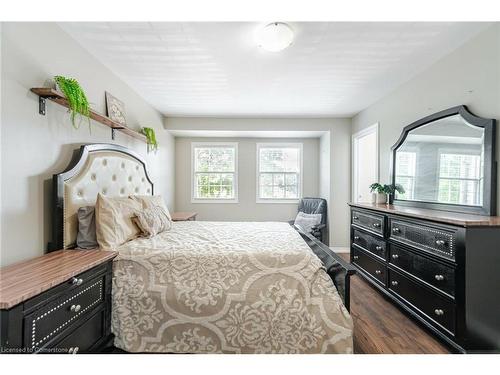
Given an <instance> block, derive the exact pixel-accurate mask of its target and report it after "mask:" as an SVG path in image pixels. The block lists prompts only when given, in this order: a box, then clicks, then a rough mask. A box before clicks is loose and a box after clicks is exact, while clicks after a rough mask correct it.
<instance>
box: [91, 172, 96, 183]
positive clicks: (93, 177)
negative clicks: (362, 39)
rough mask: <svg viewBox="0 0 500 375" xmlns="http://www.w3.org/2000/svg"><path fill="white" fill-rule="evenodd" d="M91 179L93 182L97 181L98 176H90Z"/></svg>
mask: <svg viewBox="0 0 500 375" xmlns="http://www.w3.org/2000/svg"><path fill="white" fill-rule="evenodd" d="M90 179H91V180H92V181H95V179H96V175H95V173H92V175H91V176H90Z"/></svg>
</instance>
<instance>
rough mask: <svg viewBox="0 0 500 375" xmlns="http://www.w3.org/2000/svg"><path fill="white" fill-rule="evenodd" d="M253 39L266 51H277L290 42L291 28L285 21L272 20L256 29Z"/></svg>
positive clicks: (291, 39)
mask: <svg viewBox="0 0 500 375" xmlns="http://www.w3.org/2000/svg"><path fill="white" fill-rule="evenodd" d="M255 41H256V42H257V45H258V46H259V47H262V48H263V49H265V50H266V51H269V52H279V51H282V50H284V49H285V48H287V47H288V46H289V45H290V44H292V41H293V30H292V29H291V28H290V26H288V25H287V24H286V23H283V22H273V23H270V24H269V25H266V26H264V27H261V28H260V29H258V30H257V32H256V34H255Z"/></svg>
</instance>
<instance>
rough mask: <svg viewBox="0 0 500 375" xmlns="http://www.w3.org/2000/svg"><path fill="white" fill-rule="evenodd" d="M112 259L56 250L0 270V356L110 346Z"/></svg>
mask: <svg viewBox="0 0 500 375" xmlns="http://www.w3.org/2000/svg"><path fill="white" fill-rule="evenodd" d="M116 255H117V254H116V252H113V251H101V250H60V251H55V252H52V253H50V254H47V255H44V256H41V257H38V258H34V259H31V260H28V261H24V262H21V263H18V264H14V265H11V266H7V267H3V268H1V269H0V336H1V342H0V347H1V348H2V352H3V353H69V354H76V353H85V352H99V351H101V350H102V349H103V348H105V347H107V346H109V345H111V344H112V340H113V335H112V334H111V280H112V260H113V258H114V257H115V256H116Z"/></svg>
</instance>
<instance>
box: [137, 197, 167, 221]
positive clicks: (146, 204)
mask: <svg viewBox="0 0 500 375" xmlns="http://www.w3.org/2000/svg"><path fill="white" fill-rule="evenodd" d="M130 198H131V199H133V200H135V201H136V202H139V203H140V204H141V205H142V208H143V209H147V208H153V207H161V208H163V209H164V210H165V212H166V214H167V217H168V220H170V221H171V220H172V216H171V215H170V211H169V210H168V207H167V205H166V204H165V201H164V200H163V197H162V196H161V195H131V196H130Z"/></svg>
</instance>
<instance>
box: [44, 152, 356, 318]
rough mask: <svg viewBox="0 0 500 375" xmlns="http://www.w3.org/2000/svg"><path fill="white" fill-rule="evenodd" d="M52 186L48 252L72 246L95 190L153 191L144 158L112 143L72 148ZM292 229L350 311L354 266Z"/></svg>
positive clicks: (114, 193) (121, 192)
mask: <svg viewBox="0 0 500 375" xmlns="http://www.w3.org/2000/svg"><path fill="white" fill-rule="evenodd" d="M53 187H54V188H53V228H52V231H53V236H52V242H51V243H49V251H53V250H59V249H71V248H74V247H75V240H76V233H77V225H78V224H77V216H76V214H77V211H78V208H79V207H82V206H90V205H95V201H96V198H97V193H99V192H100V193H104V194H107V195H111V196H120V195H121V196H128V195H133V194H147V195H153V192H154V189H153V187H154V186H153V182H152V181H151V179H150V177H149V173H148V170H147V165H146V162H145V160H144V159H143V158H141V156H139V155H138V154H137V153H135V152H134V151H132V150H130V149H128V148H126V147H123V146H119V145H115V144H89V145H83V146H81V147H80V148H79V149H78V150H75V152H74V154H73V158H72V160H71V162H70V163H69V165H68V167H67V168H66V169H65V170H64V172H62V173H58V174H55V175H54V176H53ZM294 228H295V229H296V230H297V231H298V232H299V234H300V235H301V236H302V238H303V239H304V241H305V242H306V243H307V245H308V246H309V247H310V248H311V249H312V251H313V252H314V253H315V254H316V255H317V256H318V257H319V258H320V259H321V261H322V262H323V265H324V266H325V268H326V271H327V273H328V275H329V276H330V277H331V278H332V280H333V282H334V284H335V286H336V288H337V290H338V292H339V294H340V296H341V298H342V301H343V302H344V305H345V306H346V308H347V310H349V308H350V298H349V297H350V294H349V289H350V283H349V278H350V276H351V275H353V274H354V273H355V272H356V271H355V268H354V267H353V266H352V265H351V264H350V263H348V262H346V261H345V260H343V259H342V258H341V257H340V256H339V255H338V254H336V253H334V252H333V251H332V250H331V249H330V248H328V247H327V246H325V245H324V244H323V243H321V242H320V241H318V240H317V239H316V238H314V237H313V236H312V235H310V234H308V233H305V231H304V230H303V229H302V228H300V227H298V226H294Z"/></svg>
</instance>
